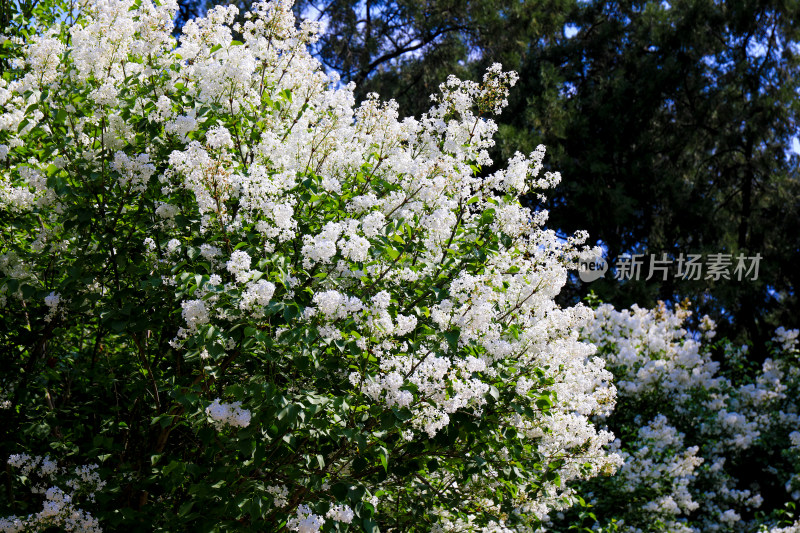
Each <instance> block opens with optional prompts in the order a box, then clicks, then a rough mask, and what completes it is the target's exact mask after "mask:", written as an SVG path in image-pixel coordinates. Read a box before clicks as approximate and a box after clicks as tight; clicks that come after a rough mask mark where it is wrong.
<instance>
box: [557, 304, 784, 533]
mask: <svg viewBox="0 0 800 533" xmlns="http://www.w3.org/2000/svg"><path fill="white" fill-rule="evenodd" d="M690 315H691V311H689V310H688V308H687V306H686V305H677V306H676V307H675V308H674V309H672V310H670V309H668V308H667V307H666V306H665V305H664V304H663V303H662V304H661V305H660V306H659V307H657V308H656V309H652V310H647V309H641V308H639V307H636V306H634V307H633V308H632V309H630V310H623V311H616V310H615V309H614V308H613V307H611V306H610V305H607V304H606V305H601V306H599V307H598V308H597V309H596V310H595V318H594V320H592V321H590V322H589V323H588V324H587V326H585V327H584V328H583V331H582V336H581V337H582V339H584V340H587V341H590V342H592V343H594V344H595V345H596V346H597V347H598V355H599V356H600V357H602V358H603V359H605V361H606V365H607V368H608V369H609V371H611V372H612V373H613V374H614V383H615V384H616V386H617V387H618V404H617V406H616V408H615V410H614V413H613V415H612V416H611V417H610V418H609V419H608V423H609V425H610V426H611V427H612V428H613V430H614V432H615V434H616V435H617V437H618V438H617V439H616V440H615V442H614V443H613V447H614V448H615V449H616V450H617V451H618V452H619V454H620V455H621V456H622V458H623V460H624V464H623V465H622V467H621V468H620V469H619V471H618V472H617V474H616V475H615V476H613V477H608V478H596V479H594V480H591V481H588V482H586V483H585V484H584V486H583V487H582V488H581V489H580V492H581V494H583V496H584V498H586V500H587V501H588V502H589V503H590V504H591V505H592V506H593V507H594V509H593V511H594V514H595V516H596V517H597V518H598V520H599V522H598V523H594V524H591V525H593V526H594V527H595V528H596V529H598V528H599V529H603V530H607V531H626V532H644V531H653V532H659V531H670V532H687V533H688V532H697V533H701V532H705V531H731V532H734V531H735V532H739V531H767V530H768V528H772V529H769V530H770V531H775V532H777V531H780V532H787V533H788V532H789V531H792V532H796V531H800V521H794V520H796V516H795V518H794V520H791V521H790V524H792V525H791V526H790V527H789V528H776V527H775V523H776V521H777V520H776V517H775V516H770V515H769V514H767V513H766V512H764V511H762V507H767V508H768V510H774V509H776V508H777V509H780V508H781V504H782V503H783V502H785V501H786V500H787V499H790V500H794V501H797V500H800V475H799V474H798V473H799V472H800V446H798V445H799V444H800V432H798V429H800V405H798V398H800V367H798V365H797V356H798V350H797V335H798V330H786V329H785V328H778V330H777V331H776V337H775V339H774V340H773V345H772V347H771V349H772V350H771V351H772V353H773V354H774V357H773V358H770V359H767V360H766V361H765V362H764V363H763V366H762V368H760V369H759V368H757V367H755V365H751V364H750V363H748V361H747V358H746V354H747V347H746V346H744V347H736V346H733V345H731V344H730V343H728V342H727V341H724V340H722V341H719V342H714V341H713V339H714V337H715V336H716V331H715V325H714V322H713V321H712V320H710V319H709V318H708V317H703V318H702V319H701V320H700V321H699V325H700V331H699V332H692V331H690V330H689V329H688V326H687V321H688V319H689V317H690ZM715 350H718V353H720V354H721V358H722V359H724V360H725V361H726V367H727V370H726V371H725V372H724V373H723V372H721V371H720V363H719V362H717V361H714V360H713V359H712V352H713V351H715ZM749 366H752V368H748V367H749ZM737 368H740V369H741V370H743V371H736V370H735V369H737ZM787 493H788V494H787ZM765 503H766V505H764V504H765ZM613 519H616V522H614V521H613ZM562 524H563V529H565V530H566V529H567V528H569V526H570V525H572V522H571V521H570V520H569V519H565V520H563V521H562V522H561V524H552V525H551V526H550V527H552V528H553V529H555V530H559V528H558V527H556V526H557V525H558V526H559V527H560V526H561V525H562Z"/></svg>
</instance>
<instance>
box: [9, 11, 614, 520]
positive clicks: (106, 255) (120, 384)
mask: <svg viewBox="0 0 800 533" xmlns="http://www.w3.org/2000/svg"><path fill="white" fill-rule="evenodd" d="M174 10H175V3H174V2H162V3H161V4H160V5H156V4H153V3H151V2H150V1H149V0H135V1H134V0H96V1H93V2H90V3H89V4H88V5H87V6H86V7H85V9H84V10H83V11H82V12H81V13H80V15H79V16H78V19H77V22H76V23H75V24H74V25H72V26H69V27H67V26H66V25H63V24H62V25H55V26H52V27H49V28H46V29H44V30H43V31H42V32H41V33H40V34H39V35H38V36H36V37H34V38H32V39H30V41H29V42H28V43H26V44H25V46H24V47H23V59H22V60H21V61H20V62H18V64H17V67H18V70H17V71H16V72H17V73H16V75H12V74H8V75H6V77H5V78H4V79H3V80H2V81H1V82H0V106H2V108H3V113H2V118H0V157H1V158H2V161H3V170H2V174H0V206H2V217H3V224H2V229H0V232H1V233H2V244H1V246H2V249H1V250H0V252H1V253H0V274H2V277H0V295H2V296H1V297H0V300H1V302H0V303H2V309H1V310H0V313H2V318H3V322H4V323H5V324H7V325H8V328H7V331H6V332H5V333H3V336H4V338H3V341H4V342H3V343H4V344H5V345H8V346H13V347H14V348H13V355H12V357H11V358H10V360H11V365H9V366H10V367H11V368H7V369H5V370H3V374H2V376H1V377H0V379H2V382H0V383H1V384H2V385H1V386H2V391H3V393H2V394H4V398H3V399H2V400H3V401H4V409H5V411H4V412H6V413H9V420H10V424H11V426H10V427H11V428H12V431H13V432H14V433H13V434H15V435H18V436H19V437H18V438H17V439H14V442H9V441H4V442H3V443H2V452H3V453H5V454H6V455H7V456H11V457H12V459H11V463H10V464H11V466H13V467H14V468H13V470H14V472H15V473H16V476H17V477H15V479H14V483H15V486H17V487H19V486H20V485H30V487H31V488H32V489H34V490H33V493H34V494H36V493H40V492H41V490H43V489H42V487H46V486H47V485H48V484H50V483H52V485H50V488H46V489H44V490H45V491H46V499H45V501H44V509H43V510H41V511H40V510H39V509H40V506H41V498H38V499H37V497H36V496H35V495H34V496H31V495H29V494H27V493H26V492H25V491H19V490H14V491H13V492H12V493H11V494H13V496H11V497H10V499H9V509H8V512H9V513H13V514H14V516H10V517H9V518H7V519H4V521H2V522H0V527H2V529H3V530H6V531H17V530H21V529H22V528H26V527H27V528H34V529H35V528H39V527H41V528H44V527H46V526H48V525H58V526H63V527H65V528H67V529H68V530H74V531H94V530H97V529H98V528H101V527H109V528H112V529H124V530H126V531H136V530H142V531H154V530H163V531H180V530H189V529H191V530H202V531H211V530H219V531H233V530H237V529H239V530H243V531H256V530H262V531H273V530H278V529H281V528H288V529H289V530H293V531H300V532H313V531H344V530H354V531H361V530H366V531H374V530H375V528H376V527H380V528H381V529H384V530H395V531H443V530H473V529H476V528H477V529H480V528H486V530H490V531H507V530H509V528H514V529H515V530H520V531H522V530H526V529H529V528H536V527H537V526H538V524H539V523H540V521H541V519H543V518H544V517H545V516H546V515H547V513H548V512H549V511H550V510H551V509H554V508H561V507H564V506H567V505H568V504H569V503H570V501H571V499H570V494H571V492H570V488H569V482H570V481H572V480H577V479H581V478H588V477H592V476H595V475H597V474H598V473H601V472H602V473H604V474H611V473H612V472H613V471H614V470H615V468H616V466H617V465H618V464H620V461H621V460H620V457H619V456H618V455H617V454H614V453H608V452H607V451H605V446H606V445H607V444H608V443H610V442H611V441H613V439H614V437H613V435H612V434H611V433H609V432H608V431H605V430H599V429H598V427H597V426H596V425H595V424H594V423H592V421H591V417H592V416H594V415H598V414H607V413H608V412H610V410H611V409H612V407H613V405H614V401H615V389H614V387H613V386H612V385H611V384H610V382H609V380H610V374H609V373H608V372H607V371H606V370H604V364H603V362H602V360H600V359H598V358H595V357H593V356H592V354H593V353H594V347H592V346H591V345H589V344H587V343H584V342H581V341H579V340H578V337H577V327H578V326H579V325H581V324H584V323H585V321H586V320H587V319H589V318H590V317H591V311H589V310H587V309H586V308H584V307H581V306H578V307H575V308H570V309H561V308H559V307H558V306H557V305H556V304H555V303H554V301H553V298H554V296H555V295H556V294H557V293H558V292H559V290H560V288H561V287H562V286H563V284H564V283H565V280H566V269H567V268H568V267H570V266H571V265H573V264H574V262H575V260H576V259H577V258H579V257H580V256H581V254H583V253H588V252H589V251H588V250H585V249H583V248H581V246H582V241H583V240H584V239H585V236H584V235H577V236H575V237H574V238H570V239H568V240H567V241H564V240H563V239H559V238H557V237H556V235H555V234H554V233H553V232H552V231H548V230H545V229H544V228H543V224H544V222H545V219H546V213H545V212H536V213H534V212H531V211H530V210H528V209H525V208H522V207H521V206H520V204H519V202H518V200H517V198H518V196H519V195H520V194H523V193H526V192H529V191H534V192H537V193H541V192H543V191H545V190H546V189H547V188H549V187H551V186H553V185H554V184H556V183H557V182H558V180H559V179H560V178H559V176H558V174H557V173H550V172H546V173H544V174H543V175H542V172H541V170H542V158H543V156H544V149H543V148H542V147H540V148H539V149H537V150H536V151H535V152H533V153H531V154H529V155H528V156H524V155H521V154H518V155H517V156H515V157H514V158H513V159H512V160H511V161H510V162H509V164H508V166H507V168H506V169H504V170H500V171H497V172H496V173H494V174H492V175H490V176H488V177H487V178H480V177H478V172H479V170H480V168H481V167H482V166H485V165H487V164H489V163H490V160H489V157H488V155H487V151H486V150H487V148H488V147H490V146H491V145H492V135H493V134H494V132H495V129H496V128H495V125H494V123H493V122H492V120H491V119H489V118H487V117H488V116H489V115H491V114H493V113H498V112H500V110H501V109H502V108H503V106H504V104H505V98H506V95H507V92H508V87H509V86H511V85H513V83H514V81H515V75H514V74H513V73H505V72H502V70H501V69H500V67H499V66H497V65H496V66H493V67H492V68H490V69H489V70H488V72H487V73H486V75H485V77H484V79H483V82H482V83H473V82H463V81H459V80H457V79H455V78H450V79H449V80H448V81H447V82H446V83H445V84H443V85H442V86H441V91H440V93H439V94H438V95H436V96H435V97H434V102H433V107H432V108H431V110H430V112H429V113H427V114H425V115H423V116H422V117H420V118H418V119H415V118H407V119H404V120H399V119H398V117H397V112H396V106H395V104H393V103H392V102H388V103H384V102H381V101H379V100H378V99H377V97H373V98H370V99H368V100H367V101H365V102H363V103H361V104H359V105H358V106H356V105H355V103H354V101H353V96H352V90H353V87H352V86H345V87H340V86H337V83H336V80H332V79H330V78H329V77H328V76H327V75H325V74H324V73H323V72H322V70H321V69H320V67H319V64H318V63H317V62H316V61H315V60H314V59H313V58H312V57H311V56H310V55H309V53H308V51H307V50H306V45H307V44H308V43H309V42H311V41H313V39H314V38H315V35H316V31H317V29H316V28H315V27H314V26H313V25H312V24H309V23H303V24H302V25H301V26H300V27H299V28H298V27H296V25H295V21H294V18H293V16H292V14H291V10H290V5H289V3H288V2H285V1H278V2H263V3H258V4H256V5H255V7H254V11H253V12H252V13H250V14H249V15H248V18H247V22H246V23H245V24H244V25H243V26H238V27H235V28H232V27H231V25H230V24H231V22H232V20H233V18H234V16H235V14H236V12H237V10H236V8H235V7H232V6H231V7H217V8H215V9H213V10H212V11H210V12H209V13H208V15H207V16H206V17H205V18H203V19H199V20H196V21H191V22H188V23H187V24H186V26H184V28H183V37H182V38H181V41H180V43H177V44H176V43H175V41H174V40H173V38H172V37H171V35H170V32H171V30H172V24H171V21H172V19H173V16H174ZM234 32H235V33H236V34H237V35H241V40H234V39H233V35H234ZM12 454H17V455H12ZM48 456H57V457H58V459H59V461H60V462H61V463H60V464H65V465H69V466H64V467H61V468H64V469H65V470H64V471H63V472H62V471H61V470H59V473H60V474H63V475H64V476H66V475H67V474H68V473H69V472H71V471H73V470H74V468H76V467H77V468H80V467H82V466H83V465H87V464H88V465H95V464H97V465H99V466H97V467H95V466H89V467H85V468H89V469H90V470H89V472H91V474H86V476H83V477H81V476H82V474H78V473H77V472H78V471H75V472H76V475H77V476H78V477H79V478H80V479H81V480H82V483H83V484H81V485H80V486H78V485H75V484H74V483H73V485H70V481H69V480H68V479H67V480H61V479H60V478H59V479H57V478H56V477H48V476H49V472H44V470H43V469H44V467H43V466H41V465H43V464H44V463H43V462H42V461H44V460H43V459H41V458H42V457H45V458H47V457H48ZM46 460H47V461H49V460H50V459H46ZM26 465H27V466H26ZM34 468H39V470H40V471H42V472H41V476H40V477H41V478H42V481H41V482H42V483H44V484H43V485H39V484H34V482H33V481H31V479H32V478H31V477H29V476H28V474H30V472H31V471H33V470H32V469H34ZM26 469H27V470H26ZM71 469H72V470H71ZM53 473H55V471H53ZM95 473H97V476H98V477H96V478H95V477H94V475H95ZM73 479H74V478H73ZM99 480H102V481H99ZM36 483H39V482H38V481H37V482H36ZM65 483H66V484H65ZM85 484H92V487H94V488H93V489H92V494H94V496H92V497H89V496H87V494H88V493H87V492H86V490H84V491H83V492H81V491H80V490H78V489H77V488H76V489H74V490H73V488H72V487H79V488H80V487H83V486H84V485H85ZM81 490H83V489H81ZM79 506H80V507H79Z"/></svg>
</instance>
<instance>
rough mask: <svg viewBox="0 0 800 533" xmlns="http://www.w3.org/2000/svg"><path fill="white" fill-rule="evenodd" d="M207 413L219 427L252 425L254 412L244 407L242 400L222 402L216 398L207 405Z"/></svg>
mask: <svg viewBox="0 0 800 533" xmlns="http://www.w3.org/2000/svg"><path fill="white" fill-rule="evenodd" d="M206 414H207V415H208V416H209V417H210V418H211V419H212V420H213V421H214V423H215V424H216V425H217V427H223V426H226V425H227V426H234V427H241V428H246V427H247V426H249V425H250V419H251V417H252V414H251V413H250V411H249V410H247V409H243V408H242V402H234V403H221V402H220V399H219V398H217V399H215V400H214V401H213V402H212V403H211V405H209V406H208V407H206Z"/></svg>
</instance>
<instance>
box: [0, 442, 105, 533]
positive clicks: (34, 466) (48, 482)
mask: <svg viewBox="0 0 800 533" xmlns="http://www.w3.org/2000/svg"><path fill="white" fill-rule="evenodd" d="M8 465H9V466H10V467H12V468H14V469H16V470H17V471H18V472H19V474H20V475H22V476H25V477H27V478H29V479H32V480H33V482H34V483H33V485H32V487H31V491H32V492H33V493H34V494H42V495H44V501H43V502H42V510H41V511H39V512H38V513H36V514H31V515H27V516H9V517H0V532H3V533H17V532H22V531H39V530H44V529H48V528H51V527H57V528H61V529H62V530H64V531H69V532H75V533H100V532H101V531H102V529H101V528H100V524H99V522H98V521H97V519H96V518H94V517H93V516H92V515H91V514H89V513H88V512H86V511H84V510H83V509H80V508H79V507H78V506H77V502H78V500H79V498H80V497H81V496H83V495H85V496H86V497H87V499H88V500H90V501H94V498H95V493H96V492H97V491H99V490H101V489H102V488H103V487H104V486H105V485H106V482H105V481H103V480H102V479H100V476H99V474H98V472H97V469H98V466H97V465H85V466H78V467H76V468H75V470H74V472H73V473H72V475H70V472H69V471H68V470H67V468H65V467H59V466H58V464H57V462H56V461H54V460H52V459H50V457H49V456H45V457H41V456H30V455H28V454H25V453H21V454H14V455H12V456H10V457H9V458H8ZM59 479H60V480H62V481H63V482H64V483H63V485H62V486H64V487H66V488H67V489H69V491H68V492H65V491H64V490H63V489H62V488H60V487H58V486H56V485H54V483H56V482H57V480H59Z"/></svg>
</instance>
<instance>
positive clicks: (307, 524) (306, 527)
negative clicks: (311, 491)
mask: <svg viewBox="0 0 800 533" xmlns="http://www.w3.org/2000/svg"><path fill="white" fill-rule="evenodd" d="M323 524H325V519H324V518H322V517H321V516H318V515H315V514H314V513H313V512H312V511H311V509H310V508H309V507H308V506H307V505H304V504H300V505H298V506H297V516H294V517H292V518H290V519H289V522H288V523H287V524H286V526H287V527H288V528H289V529H290V530H292V531H297V533H318V532H319V531H320V530H321V529H322V526H323Z"/></svg>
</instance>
